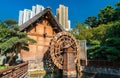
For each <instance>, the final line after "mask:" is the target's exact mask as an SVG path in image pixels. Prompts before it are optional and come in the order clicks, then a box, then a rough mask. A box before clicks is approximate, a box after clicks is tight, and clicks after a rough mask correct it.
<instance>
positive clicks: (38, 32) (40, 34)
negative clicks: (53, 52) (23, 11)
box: [21, 20, 56, 61]
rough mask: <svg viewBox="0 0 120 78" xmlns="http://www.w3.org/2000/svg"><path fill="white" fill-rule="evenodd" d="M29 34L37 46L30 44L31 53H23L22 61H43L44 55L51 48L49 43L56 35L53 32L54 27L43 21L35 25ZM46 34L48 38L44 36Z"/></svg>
mask: <svg viewBox="0 0 120 78" xmlns="http://www.w3.org/2000/svg"><path fill="white" fill-rule="evenodd" d="M27 34H28V36H29V37H31V38H32V39H34V40H36V41H37V43H36V44H30V45H29V48H30V51H29V52H26V51H22V52H21V59H23V60H25V61H28V60H34V61H43V57H44V54H45V53H46V52H47V50H48V48H49V43H50V40H51V38H52V37H53V35H55V34H56V33H55V32H54V31H53V29H52V26H51V25H50V23H49V21H47V20H43V21H42V22H41V23H36V24H35V25H33V26H32V27H31V28H30V29H29V31H27ZM44 34H46V36H44Z"/></svg>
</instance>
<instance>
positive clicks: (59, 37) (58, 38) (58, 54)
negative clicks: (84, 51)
mask: <svg viewBox="0 0 120 78" xmlns="http://www.w3.org/2000/svg"><path fill="white" fill-rule="evenodd" d="M68 49H69V50H68ZM78 51H79V48H78V45H77V41H76V39H75V38H74V37H73V36H72V35H71V34H69V33H67V32H60V33H58V34H56V35H55V36H54V37H53V39H52V40H51V42H50V55H51V58H52V60H53V63H54V64H55V65H56V66H57V67H58V68H59V69H63V63H64V58H65V57H64V54H65V53H66V52H72V53H73V54H74V56H75V58H74V59H76V58H77V52H78Z"/></svg>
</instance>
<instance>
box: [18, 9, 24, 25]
mask: <svg viewBox="0 0 120 78" xmlns="http://www.w3.org/2000/svg"><path fill="white" fill-rule="evenodd" d="M23 15H24V12H23V11H19V21H18V25H22V24H23V17H24V16H23Z"/></svg>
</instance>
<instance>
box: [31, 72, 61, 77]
mask: <svg viewBox="0 0 120 78" xmlns="http://www.w3.org/2000/svg"><path fill="white" fill-rule="evenodd" d="M29 78H62V74H53V73H49V74H45V75H37V76H30V77H29Z"/></svg>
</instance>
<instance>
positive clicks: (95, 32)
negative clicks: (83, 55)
mask: <svg viewBox="0 0 120 78" xmlns="http://www.w3.org/2000/svg"><path fill="white" fill-rule="evenodd" d="M84 23H85V24H81V23H77V24H76V26H75V28H74V29H73V30H72V31H71V32H72V34H73V35H74V36H75V37H76V38H77V39H79V40H83V39H84V40H87V44H88V45H90V48H89V49H88V50H87V53H88V59H92V60H96V59H98V60H110V61H118V60H120V47H119V45H120V2H118V3H116V6H115V7H113V6H110V5H108V6H106V7H105V8H103V9H101V10H100V11H99V13H98V17H95V16H89V17H88V18H87V19H86V20H85V22H84ZM86 25H87V26H88V27H87V26H86Z"/></svg>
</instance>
